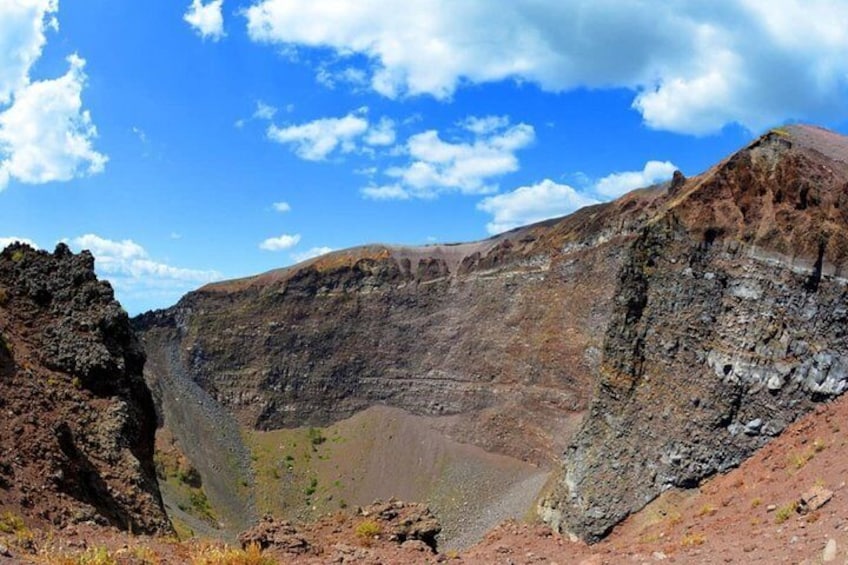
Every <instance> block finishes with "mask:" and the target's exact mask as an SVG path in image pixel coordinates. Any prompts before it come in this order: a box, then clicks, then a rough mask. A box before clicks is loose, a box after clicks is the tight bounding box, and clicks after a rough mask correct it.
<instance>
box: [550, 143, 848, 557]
mask: <svg viewBox="0 0 848 565" xmlns="http://www.w3.org/2000/svg"><path fill="white" fill-rule="evenodd" d="M687 190H688V192H686V193H685V194H683V195H682V196H680V197H678V200H677V201H676V202H674V201H673V202H671V203H670V205H669V206H668V208H667V209H666V210H664V211H663V212H662V213H661V214H659V215H658V216H657V217H656V218H655V219H653V220H652V221H651V222H650V223H649V224H648V225H647V226H646V227H645V228H644V229H643V231H642V233H641V234H640V236H639V238H638V239H637V240H636V241H634V242H633V243H632V245H631V246H630V248H629V251H628V254H629V257H628V259H627V261H626V262H625V266H624V268H623V269H622V271H621V274H620V279H619V287H618V290H617V292H616V298H615V307H614V311H613V313H612V318H611V321H610V324H609V326H608V328H607V334H606V338H605V340H604V347H603V362H602V364H601V368H600V374H599V388H598V391H597V393H596V397H595V399H594V400H593V402H592V406H591V409H590V412H589V414H588V416H587V418H586V420H585V421H584V424H583V426H582V428H581V429H580V431H579V433H578V434H577V436H576V438H575V440H574V442H573V443H572V445H571V446H570V447H569V449H568V450H567V452H566V453H565V456H564V458H563V476H562V480H561V482H560V483H559V485H558V486H557V488H556V489H555V491H554V492H553V493H551V494H550V495H549V496H548V497H547V499H546V501H545V502H544V503H543V505H542V514H543V516H544V517H545V518H546V519H547V520H548V521H549V522H550V523H552V524H553V525H555V526H556V527H559V528H561V529H566V530H569V531H571V532H574V533H576V534H577V535H579V536H580V537H583V538H584V539H587V540H590V541H594V540H597V539H599V538H601V537H603V536H604V535H605V534H606V533H607V532H608V531H609V530H610V529H611V528H612V527H613V526H614V525H615V524H616V523H618V522H619V521H620V520H621V519H623V518H624V517H626V516H627V515H628V514H629V513H631V512H633V511H635V510H638V509H639V508H641V507H642V506H643V505H644V504H646V503H647V502H649V501H650V500H652V499H653V498H654V497H655V496H657V495H658V494H659V493H660V492H661V491H662V490H664V489H667V488H669V487H672V486H678V487H691V486H695V485H697V484H698V483H699V481H700V480H702V479H704V478H705V477H708V476H709V475H711V474H713V473H716V472H721V471H724V470H727V469H729V468H731V467H734V466H736V465H738V464H739V463H740V462H741V461H742V460H744V459H745V458H746V457H748V456H749V455H750V454H751V453H752V452H753V451H754V450H756V449H757V448H759V447H761V446H762V445H763V444H764V443H765V442H767V441H768V440H769V438H771V437H773V436H775V435H777V434H779V433H780V432H781V431H782V430H783V429H784V428H785V427H786V426H787V425H788V424H789V423H790V422H792V421H793V420H795V419H796V418H797V417H799V416H800V415H802V414H804V413H805V412H807V411H808V410H810V408H811V407H812V406H813V403H814V402H816V401H822V400H826V399H827V398H830V397H832V396H834V395H837V394H840V393H842V392H843V391H844V390H845V388H846V386H847V385H848V372H846V366H848V342H846V339H845V338H846V329H848V327H847V326H846V321H848V308H846V304H848V286H846V284H847V283H848V281H846V279H845V278H844V276H845V273H846V270H845V269H846V267H848V262H846V251H848V245H846V243H848V237H846V236H848V231H846V226H848V223H846V220H848V216H847V215H846V214H848V210H846V209H845V208H844V206H845V205H846V204H848V140H846V139H845V138H841V137H838V136H834V135H833V134H830V133H827V132H823V131H818V130H815V129H811V128H792V129H790V130H788V131H787V132H786V133H783V132H778V133H771V134H769V135H767V136H765V137H764V138H762V139H760V140H758V141H757V142H755V143H754V144H752V145H751V146H750V147H749V148H747V149H745V150H743V151H741V152H740V153H738V154H736V155H734V156H733V157H732V158H731V159H729V160H728V161H726V162H724V163H722V164H720V165H719V166H717V167H716V168H715V169H713V170H711V171H709V172H708V173H706V174H705V175H702V177H700V178H698V179H694V182H693V181H690V184H689V186H688V188H687Z"/></svg>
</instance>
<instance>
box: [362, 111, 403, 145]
mask: <svg viewBox="0 0 848 565" xmlns="http://www.w3.org/2000/svg"><path fill="white" fill-rule="evenodd" d="M395 137H396V134H395V122H394V120H391V119H389V118H386V117H383V118H380V121H379V122H377V125H375V126H373V127H372V128H371V129H370V130H368V133H367V134H366V135H365V137H364V138H363V141H365V143H367V144H368V145H391V144H393V143H394V142H395Z"/></svg>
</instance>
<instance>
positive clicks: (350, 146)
mask: <svg viewBox="0 0 848 565" xmlns="http://www.w3.org/2000/svg"><path fill="white" fill-rule="evenodd" d="M367 131H368V120H367V119H365V118H363V117H362V116H360V115H358V114H355V113H350V114H348V115H346V116H344V117H342V118H321V119H318V120H315V121H312V122H309V123H306V124H302V125H297V126H288V127H283V128H280V127H277V126H275V125H273V124H272V125H271V126H270V127H269V128H268V139H270V140H272V141H276V142H277V143H282V144H286V145H290V146H291V147H292V148H293V150H294V152H295V154H296V155H297V156H298V157H300V158H301V159H306V160H307V161H323V160H324V159H326V158H327V157H328V156H329V155H330V153H332V152H333V151H335V150H336V149H340V150H341V152H342V153H350V152H351V151H353V150H354V149H356V143H355V141H356V139H357V138H359V137H362V135H363V134H365V132H367Z"/></svg>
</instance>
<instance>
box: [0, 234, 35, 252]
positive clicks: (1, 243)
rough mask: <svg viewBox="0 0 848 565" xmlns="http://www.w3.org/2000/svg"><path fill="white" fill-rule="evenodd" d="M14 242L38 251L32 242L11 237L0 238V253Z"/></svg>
mask: <svg viewBox="0 0 848 565" xmlns="http://www.w3.org/2000/svg"><path fill="white" fill-rule="evenodd" d="M15 242H18V243H26V244H27V245H29V246H30V247H32V248H34V249H40V247H39V246H38V244H37V243H35V242H34V241H33V240H31V239H29V238H26V237H14V236H12V237H0V251H2V250H4V249H6V248H7V247H8V246H10V245H12V244H13V243H15Z"/></svg>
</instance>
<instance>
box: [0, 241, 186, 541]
mask: <svg viewBox="0 0 848 565" xmlns="http://www.w3.org/2000/svg"><path fill="white" fill-rule="evenodd" d="M93 267H94V259H93V257H92V256H91V254H89V253H87V252H83V253H80V254H78V255H74V254H72V253H71V252H70V250H69V249H68V248H67V246H65V245H64V244H59V245H58V246H57V247H56V251H55V252H54V253H52V254H50V253H47V252H44V251H35V250H33V249H31V248H30V247H28V246H26V245H22V244H13V245H11V246H9V247H7V248H6V249H5V250H3V251H2V253H0V414H2V417H0V501H2V504H4V505H6V506H7V508H19V509H20V511H21V512H23V513H24V514H26V515H28V516H29V517H30V518H31V519H34V520H38V521H42V522H43V523H47V524H53V525H58V526H62V525H65V524H68V523H73V522H82V521H94V522H97V523H100V524H110V525H113V526H116V527H118V528H121V529H127V530H130V531H132V532H135V533H167V532H170V531H171V526H170V523H169V521H168V519H167V517H166V515H165V511H164V509H163V507H162V501H161V497H160V495H159V489H158V486H157V484H156V478H155V472H154V466H153V436H154V432H155V429H156V414H155V411H154V405H153V401H152V397H151V395H150V391H149V390H148V389H147V387H146V385H145V382H144V379H143V376H142V368H143V365H144V352H143V350H142V349H141V346H140V344H139V342H138V340H137V338H136V337H135V335H134V333H133V332H132V329H131V327H130V324H129V319H128V317H127V314H126V312H124V310H123V309H122V308H121V306H120V305H119V304H118V303H117V302H116V301H115V299H114V296H113V293H112V288H111V287H110V286H109V284H108V283H106V282H102V281H98V280H97V278H96V276H95V274H94V270H93Z"/></svg>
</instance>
